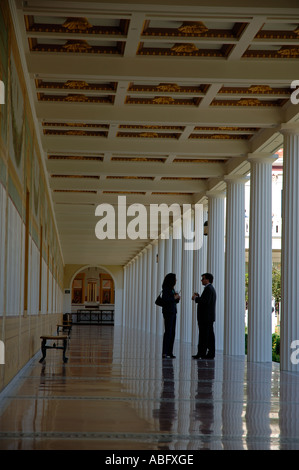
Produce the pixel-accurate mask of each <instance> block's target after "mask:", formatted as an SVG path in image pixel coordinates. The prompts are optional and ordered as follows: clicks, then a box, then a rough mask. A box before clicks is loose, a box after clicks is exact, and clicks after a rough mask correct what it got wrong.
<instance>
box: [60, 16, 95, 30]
mask: <svg viewBox="0 0 299 470" xmlns="http://www.w3.org/2000/svg"><path fill="white" fill-rule="evenodd" d="M62 26H63V28H65V29H68V30H69V31H72V30H76V29H78V30H79V31H86V30H87V29H90V28H92V25H91V24H90V23H89V22H88V20H87V19H86V18H83V17H78V18H67V20H66V21H65V22H64V23H63V25H62Z"/></svg>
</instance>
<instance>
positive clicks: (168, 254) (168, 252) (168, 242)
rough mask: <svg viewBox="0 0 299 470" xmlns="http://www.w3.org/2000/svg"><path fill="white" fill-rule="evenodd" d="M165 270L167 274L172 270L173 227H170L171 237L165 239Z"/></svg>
mask: <svg viewBox="0 0 299 470" xmlns="http://www.w3.org/2000/svg"><path fill="white" fill-rule="evenodd" d="M164 272H165V276H166V274H168V273H171V272H172V228H171V227H170V228H169V238H166V239H165V256H164Z"/></svg>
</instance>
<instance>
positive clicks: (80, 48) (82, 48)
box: [62, 39, 91, 52]
mask: <svg viewBox="0 0 299 470" xmlns="http://www.w3.org/2000/svg"><path fill="white" fill-rule="evenodd" d="M62 48H63V49H65V50H66V51H71V52H86V51H88V50H89V49H91V46H90V45H89V44H88V43H87V42H86V41H83V40H79V39H77V40H76V41H72V40H70V41H67V43H66V44H64V46H62Z"/></svg>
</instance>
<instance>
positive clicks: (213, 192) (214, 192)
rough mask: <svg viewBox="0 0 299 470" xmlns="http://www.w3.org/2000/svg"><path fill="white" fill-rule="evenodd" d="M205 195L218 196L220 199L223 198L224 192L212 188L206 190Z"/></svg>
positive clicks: (209, 196)
mask: <svg viewBox="0 0 299 470" xmlns="http://www.w3.org/2000/svg"><path fill="white" fill-rule="evenodd" d="M206 196H207V197H208V198H219V199H221V198H225V196H226V193H225V191H223V190H217V189H215V190H214V189H212V190H210V191H207V192H206Z"/></svg>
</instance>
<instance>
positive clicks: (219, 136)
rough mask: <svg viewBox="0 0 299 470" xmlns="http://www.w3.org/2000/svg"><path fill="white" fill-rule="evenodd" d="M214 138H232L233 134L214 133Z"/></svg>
mask: <svg viewBox="0 0 299 470" xmlns="http://www.w3.org/2000/svg"><path fill="white" fill-rule="evenodd" d="M211 137H212V139H230V138H231V136H230V135H228V134H213V135H212V136H211Z"/></svg>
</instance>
